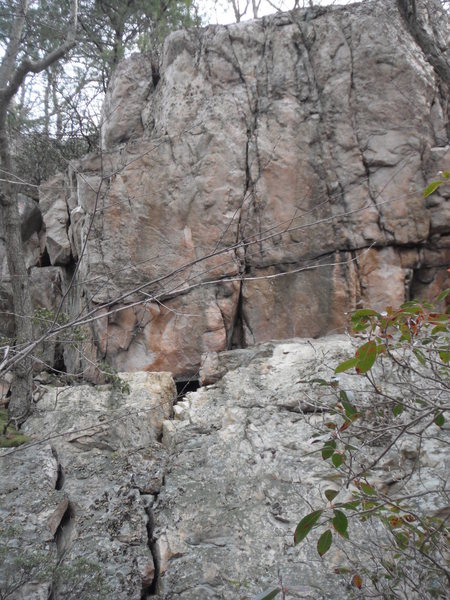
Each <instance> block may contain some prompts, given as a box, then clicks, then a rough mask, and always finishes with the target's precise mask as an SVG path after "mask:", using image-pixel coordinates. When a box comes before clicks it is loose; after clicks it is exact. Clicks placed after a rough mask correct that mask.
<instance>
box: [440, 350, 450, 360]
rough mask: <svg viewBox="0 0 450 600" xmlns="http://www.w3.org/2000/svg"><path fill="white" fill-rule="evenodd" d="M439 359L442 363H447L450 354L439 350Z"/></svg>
mask: <svg viewBox="0 0 450 600" xmlns="http://www.w3.org/2000/svg"><path fill="white" fill-rule="evenodd" d="M439 358H440V359H441V360H442V362H443V363H448V362H449V361H450V352H445V351H444V350H441V352H439Z"/></svg>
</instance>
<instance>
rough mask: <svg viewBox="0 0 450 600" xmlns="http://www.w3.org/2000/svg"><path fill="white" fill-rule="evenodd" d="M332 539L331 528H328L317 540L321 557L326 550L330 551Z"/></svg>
mask: <svg viewBox="0 0 450 600" xmlns="http://www.w3.org/2000/svg"><path fill="white" fill-rule="evenodd" d="M332 541H333V535H332V533H331V529H327V530H326V531H324V532H323V533H322V535H321V536H320V538H319V541H318V542H317V552H318V553H319V556H320V557H322V556H323V555H324V554H325V552H328V550H329V549H330V547H331V542H332Z"/></svg>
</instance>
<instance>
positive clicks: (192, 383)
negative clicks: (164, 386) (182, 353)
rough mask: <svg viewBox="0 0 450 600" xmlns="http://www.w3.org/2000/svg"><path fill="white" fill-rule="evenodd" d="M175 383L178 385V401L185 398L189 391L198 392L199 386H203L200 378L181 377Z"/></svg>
mask: <svg viewBox="0 0 450 600" xmlns="http://www.w3.org/2000/svg"><path fill="white" fill-rule="evenodd" d="M175 385H176V386H177V399H176V402H177V401H178V400H180V399H181V398H183V396H185V395H186V394H187V393H188V392H196V391H197V390H198V388H199V387H201V383H200V381H199V379H179V380H178V381H175ZM176 402H175V403H176Z"/></svg>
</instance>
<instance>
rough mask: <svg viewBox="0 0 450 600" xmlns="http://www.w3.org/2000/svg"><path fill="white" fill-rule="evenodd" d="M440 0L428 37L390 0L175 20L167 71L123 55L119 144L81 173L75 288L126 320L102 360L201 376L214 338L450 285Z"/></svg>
mask: <svg viewBox="0 0 450 600" xmlns="http://www.w3.org/2000/svg"><path fill="white" fill-rule="evenodd" d="M433 2H435V0H433ZM400 4H401V3H400ZM419 4H420V3H419ZM435 4H436V10H435V11H434V12H433V13H428V12H427V11H425V10H423V7H422V4H420V7H419V9H418V15H419V18H420V19H425V21H426V27H425V25H424V27H425V30H426V34H427V36H428V37H427V40H428V42H427V44H428V46H427V47H425V45H426V44H425V42H424V39H425V38H424V36H423V35H422V33H423V32H422V33H420V32H418V31H416V30H413V29H412V28H411V27H410V23H409V21H408V19H407V18H406V17H405V15H404V14H403V12H402V11H401V10H399V8H398V6H397V4H396V3H392V2H390V1H388V0H386V1H384V0H382V1H379V0H377V1H375V2H364V3H362V4H353V5H351V6H345V7H335V6H331V7H318V8H313V9H307V10H297V11H292V12H289V13H280V14H277V15H273V16H271V17H264V18H263V19H260V20H255V21H252V22H249V23H240V24H235V25H229V26H226V27H222V26H214V27H208V28H205V29H203V30H200V31H183V32H176V33H174V34H171V35H170V36H169V37H168V38H167V40H166V42H165V46H164V51H163V53H162V61H161V66H160V70H159V74H158V77H157V78H155V77H154V75H155V73H154V70H153V71H152V68H151V63H150V61H149V60H148V59H147V58H146V57H144V56H141V57H139V56H134V57H131V58H130V59H128V60H126V61H124V62H123V63H122V64H121V66H120V67H119V68H118V70H117V72H116V74H115V76H114V78H113V81H112V83H111V87H110V89H109V91H108V95H107V100H106V103H105V107H104V125H103V130H102V131H103V134H102V135H103V144H104V148H105V152H104V153H103V155H102V157H98V156H97V157H96V156H92V155H91V156H88V157H86V158H85V159H83V160H81V161H80V162H78V163H77V164H76V165H73V166H72V167H71V171H70V174H69V181H68V183H67V185H68V187H69V188H70V190H71V191H70V194H69V206H70V214H71V219H73V221H72V223H71V224H70V226H69V232H70V233H69V239H70V241H71V244H72V255H73V256H77V257H79V255H80V252H81V248H82V247H83V246H84V243H85V242H86V236H87V234H88V232H89V237H88V239H87V242H86V247H85V252H84V256H83V259H82V261H81V263H80V265H79V267H80V268H79V271H78V282H77V290H78V292H77V293H79V294H80V295H81V296H83V297H84V298H86V299H87V300H88V302H91V304H90V305H91V307H93V308H97V309H98V310H99V314H102V311H103V308H102V307H104V310H105V311H106V312H108V313H109V314H110V315H111V316H109V317H108V319H107V320H106V321H104V322H103V323H102V324H98V325H97V326H96V331H95V334H94V339H95V343H96V344H97V349H98V350H97V352H98V356H99V357H100V358H102V359H105V360H107V361H109V362H111V363H112V364H113V365H115V366H116V367H117V368H119V369H126V370H128V369H148V370H158V369H168V370H170V371H171V372H172V373H174V374H175V375H176V376H177V377H178V376H180V377H183V376H186V377H187V376H189V377H191V376H193V375H195V374H196V373H197V372H198V369H199V366H200V356H201V354H202V352H204V351H210V352H217V351H221V350H227V349H232V348H235V347H242V346H248V345H251V344H254V343H258V342H264V341H268V340H271V339H285V338H289V337H292V336H313V337H317V336H321V335H325V334H328V333H332V332H342V331H344V330H345V328H346V325H347V314H348V313H349V312H350V311H351V310H352V309H354V308H356V307H359V306H362V305H373V306H374V307H376V308H383V307H385V306H386V305H390V304H398V303H401V302H402V301H404V300H405V299H407V298H409V296H410V295H411V294H416V293H420V294H421V295H424V296H430V295H432V294H433V293H435V292H436V290H438V288H439V286H440V285H445V283H444V280H445V271H444V267H445V265H446V264H447V263H448V255H447V252H448V250H447V248H448V240H447V238H448V232H449V228H448V222H449V221H448V219H447V218H446V215H447V212H448V198H447V196H446V194H447V195H448V191H446V190H444V189H442V191H441V192H440V194H436V195H433V196H432V197H430V199H428V200H427V201H424V198H423V189H424V188H425V186H426V184H427V182H428V181H429V180H431V179H434V178H436V177H437V176H438V172H439V170H442V169H446V168H447V169H448V164H447V163H448V147H447V146H446V144H447V137H446V135H445V131H446V127H447V126H448V122H447V113H446V108H445V107H446V102H447V99H448V87H447V83H446V82H445V81H444V80H443V79H442V76H443V75H442V73H443V71H442V69H441V68H440V67H439V64H440V63H439V60H438V58H439V57H438V54H439V52H440V53H441V55H442V56H443V55H444V54H445V48H446V45H445V44H443V40H444V39H447V38H448V30H447V29H446V25H445V22H446V21H445V18H444V17H442V18H440V17H439V10H440V8H439V6H438V3H437V2H436V3H435ZM433 15H434V17H433ZM429 18H435V22H434V24H433V27H430V26H429V23H428V19H429ZM425 21H424V23H425ZM433 35H434V36H435V38H434V42H435V49H436V52H437V53H438V54H436V53H434V54H433V53H430V52H429V43H431V42H430V40H433V37H432V36H433ZM430 36H431V37H430ZM424 44H425V45H424ZM427 48H428V49H427ZM443 53H444V54H443ZM436 57H437V58H436ZM436 61H437V62H436ZM438 63H439V64H438ZM64 235H65V232H64ZM65 240H66V238H65ZM65 243H66V242H65ZM65 248H66V250H67V254H66V256H68V255H69V250H68V249H67V246H65ZM54 260H56V259H52V261H54ZM58 260H60V259H58ZM55 264H56V263H55ZM136 303H138V304H139V305H140V306H139V307H138V304H136ZM105 305H107V307H106V306H105ZM127 306H128V307H129V308H127ZM116 311H119V312H118V313H117V316H114V315H115V314H116Z"/></svg>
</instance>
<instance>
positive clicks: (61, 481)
mask: <svg viewBox="0 0 450 600" xmlns="http://www.w3.org/2000/svg"><path fill="white" fill-rule="evenodd" d="M64 481H65V476H64V469H63V468H62V465H61V463H58V477H57V479H56V483H55V490H58V491H59V490H62V489H63V487H64Z"/></svg>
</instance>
